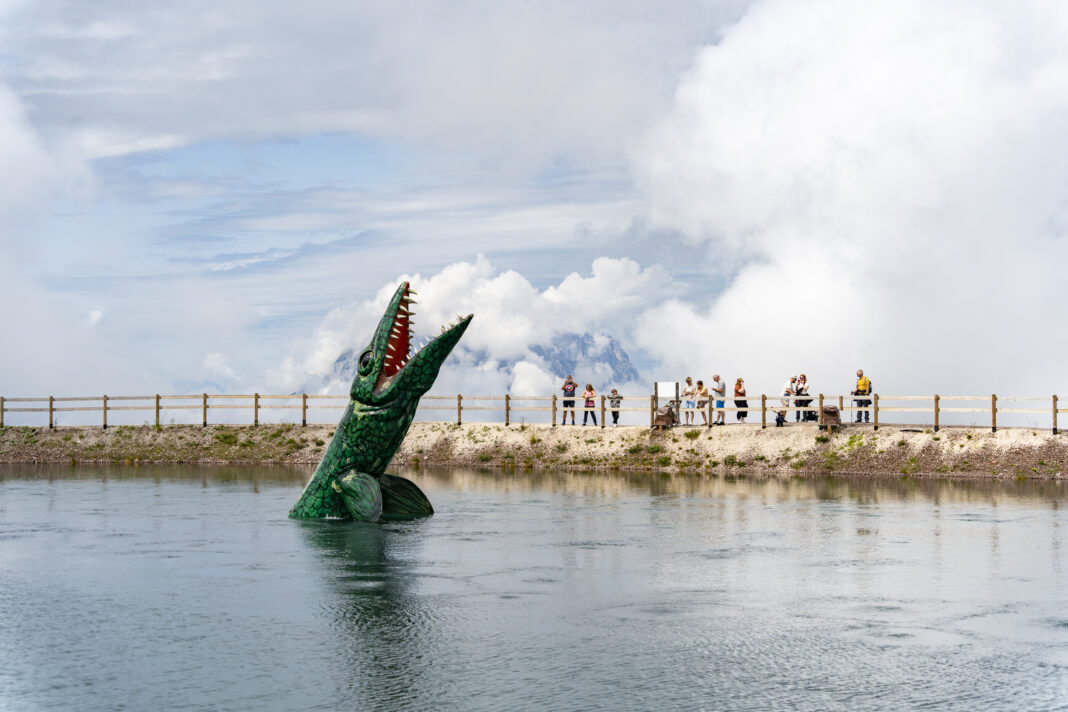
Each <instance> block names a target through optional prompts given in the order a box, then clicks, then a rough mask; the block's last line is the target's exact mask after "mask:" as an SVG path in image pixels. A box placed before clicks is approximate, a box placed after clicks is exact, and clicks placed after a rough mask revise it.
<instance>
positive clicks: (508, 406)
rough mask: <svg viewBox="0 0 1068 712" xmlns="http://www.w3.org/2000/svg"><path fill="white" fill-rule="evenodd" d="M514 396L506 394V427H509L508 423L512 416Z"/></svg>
mask: <svg viewBox="0 0 1068 712" xmlns="http://www.w3.org/2000/svg"><path fill="white" fill-rule="evenodd" d="M511 411H512V396H510V395H509V394H507V393H505V394H504V427H506V428H507V427H508V421H509V420H510V419H511V416H512V412H511Z"/></svg>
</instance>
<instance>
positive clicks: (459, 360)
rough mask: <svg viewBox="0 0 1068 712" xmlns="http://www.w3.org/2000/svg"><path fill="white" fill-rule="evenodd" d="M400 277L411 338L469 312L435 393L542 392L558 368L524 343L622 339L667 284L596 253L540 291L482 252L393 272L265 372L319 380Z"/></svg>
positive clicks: (370, 324)
mask: <svg viewBox="0 0 1068 712" xmlns="http://www.w3.org/2000/svg"><path fill="white" fill-rule="evenodd" d="M405 279H406V280H408V281H409V282H410V283H411V286H412V289H414V290H415V291H416V292H417V293H418V294H417V297H416V300H417V302H418V304H417V306H416V307H415V310H414V311H415V316H414V317H413V323H414V325H415V328H414V332H415V341H417V342H419V341H421V340H422V339H423V338H425V337H426V336H431V335H434V334H436V333H437V332H438V331H439V326H440V325H443V324H447V323H449V322H451V321H454V320H455V319H456V317H457V315H461V316H462V315H466V314H469V313H473V314H475V318H474V320H473V321H472V324H471V326H470V327H469V328H468V330H467V333H466V334H465V335H464V338H463V339H462V340H461V342H460V345H459V346H458V347H457V349H456V350H455V351H454V353H453V355H452V356H451V357H450V360H449V361H448V362H447V366H446V368H444V369H443V370H442V374H441V376H440V377H439V379H438V381H437V383H436V385H435V390H436V391H438V392H453V393H456V392H467V393H482V394H503V393H505V392H506V391H511V392H512V393H516V394H519V393H521V394H523V395H539V394H546V393H551V392H552V391H553V390H554V389H553V388H552V386H553V385H554V384H555V383H556V381H557V380H558V379H559V378H560V377H562V376H563V375H566V374H558V373H552V372H551V369H550V368H549V366H548V364H546V363H545V360H544V359H543V358H541V357H540V356H539V355H538V354H537V353H535V352H534V351H532V347H536V346H543V345H546V344H551V343H552V340H553V339H554V338H556V337H558V336H559V335H560V334H563V333H571V332H578V333H586V332H589V333H591V334H604V333H608V334H610V335H611V336H613V337H615V338H617V339H621V340H623V341H624V343H626V341H627V340H628V339H629V324H630V323H631V321H632V318H633V315H634V314H635V313H636V312H637V310H639V309H641V308H643V305H644V304H645V303H646V300H653V301H658V300H660V299H662V298H663V295H664V294H665V293H666V291H667V289H668V287H667V282H668V280H667V277H666V275H665V273H664V271H663V270H662V269H661V268H658V267H649V268H645V269H643V268H642V267H641V266H640V265H638V264H637V263H636V262H634V261H632V260H628V259H610V258H600V259H597V260H594V262H593V264H592V265H591V268H590V272H589V273H588V274H586V275H582V274H579V273H570V274H568V275H567V276H566V277H564V278H563V279H562V280H561V281H560V283H559V284H556V285H552V286H549V287H547V288H545V289H541V290H539V289H538V288H536V287H535V286H533V285H532V284H531V283H530V282H529V281H528V280H527V279H526V278H525V277H524V276H523V275H521V274H519V273H518V272H515V271H513V270H506V271H503V272H497V271H496V270H495V269H494V268H493V266H492V264H491V263H490V262H489V260H487V259H486V258H485V257H482V256H479V257H478V258H477V259H476V260H474V261H472V262H457V263H454V264H451V265H448V266H447V267H445V268H444V269H442V270H441V271H440V272H438V273H436V274H433V275H430V276H427V277H424V276H422V275H420V274H414V275H401V276H400V277H399V278H398V280H397V281H390V282H388V283H386V284H383V285H382V286H381V288H380V289H379V290H378V292H377V294H376V295H375V297H374V298H373V299H369V300H364V301H360V302H357V303H354V304H350V305H347V306H344V307H339V308H337V309H334V310H333V311H331V312H330V313H329V314H328V315H327V316H326V317H325V318H324V320H323V322H322V324H321V325H320V326H319V327H318V328H317V329H316V332H315V334H314V336H313V337H312V338H311V339H309V340H305V341H301V342H299V343H298V344H297V345H295V347H294V352H295V354H297V355H294V356H291V357H289V358H287V359H286V360H285V361H284V362H283V363H282V364H281V366H280V367H279V368H277V369H275V370H273V371H272V373H271V374H270V376H269V380H271V381H272V382H273V383H277V384H279V387H282V388H294V387H297V386H298V385H300V384H304V383H308V382H310V383H312V384H314V383H316V382H319V383H321V382H322V378H323V377H327V376H329V375H330V373H331V369H332V368H333V366H334V362H335V361H336V359H337V358H338V356H339V355H340V354H341V353H342V352H343V351H345V350H347V349H359V348H361V347H362V346H363V345H364V344H365V343H366V341H367V339H368V335H369V334H370V333H371V332H372V330H373V328H374V326H375V325H376V324H377V323H378V320H379V318H381V315H382V312H383V311H384V310H385V307H386V305H387V303H388V301H389V298H390V297H391V296H392V294H393V291H394V290H395V289H396V286H397V283H398V282H399V281H401V280H405ZM598 338H601V339H606V337H604V336H599V337H598ZM300 354H304V355H303V356H301V355H300ZM583 367H584V373H586V374H589V375H588V376H585V377H588V378H596V379H599V382H602V381H604V380H606V379H608V378H609V377H610V368H609V367H608V366H606V365H605V364H598V363H585V364H583ZM343 378H346V379H349V378H351V374H344V375H343ZM347 386H348V383H347V382H341V381H338V382H336V383H329V384H327V386H325V388H327V389H330V390H334V391H337V390H344V389H345V388H347Z"/></svg>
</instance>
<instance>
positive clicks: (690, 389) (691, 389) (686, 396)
mask: <svg viewBox="0 0 1068 712" xmlns="http://www.w3.org/2000/svg"><path fill="white" fill-rule="evenodd" d="M679 395H681V396H682V407H683V408H685V410H684V411H683V412H684V413H685V414H686V415H685V417H684V418H683V421H684V422H685V423H686V425H692V424H693V409H694V408H696V407H697V401H696V400H694V398H695V397H696V396H697V387H696V386H694V384H693V379H692V378H690V377H689V376H687V377H686V385H685V386H683V387H682V392H681V393H680V394H679Z"/></svg>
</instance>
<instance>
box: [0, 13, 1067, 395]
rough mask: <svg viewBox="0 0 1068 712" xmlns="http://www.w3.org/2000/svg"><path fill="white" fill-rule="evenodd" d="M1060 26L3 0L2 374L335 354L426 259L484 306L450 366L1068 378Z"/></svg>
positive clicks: (907, 381)
mask: <svg viewBox="0 0 1068 712" xmlns="http://www.w3.org/2000/svg"><path fill="white" fill-rule="evenodd" d="M1066 39H1068V16H1066V13H1065V11H1063V10H1061V9H1059V8H1058V7H1056V6H1050V5H1047V4H1043V3H1023V4H1021V5H1020V6H1019V7H1017V8H1015V9H1014V10H1013V11H1012V12H1009V11H1007V10H1002V9H1001V7H1000V6H998V5H997V4H973V3H968V4H965V3H954V2H936V3H919V2H915V3H913V2H903V3H893V4H875V5H871V6H867V7H863V8H862V7H857V6H854V5H853V4H851V3H846V2H836V1H832V0H821V1H817V0H811V1H809V0H804V1H802V2H786V1H785V0H764V1H759V2H740V1H726V0H724V1H714V0H709V1H696V0H695V1H693V2H678V3H672V4H670V5H666V6H665V5H663V4H660V5H652V4H648V3H640V2H590V3H584V4H581V5H576V4H574V3H563V2H560V3H551V2H550V3H487V2H464V3H437V2H417V3H413V4H405V5H404V6H403V7H399V6H398V7H396V8H394V7H385V6H382V5H381V4H372V3H343V2H329V1H325V0H323V1H317V2H308V3H301V4H300V5H299V6H298V5H292V4H288V3H280V2H279V3H276V2H256V3H251V2H228V3H224V4H219V3H209V2H192V3H188V4H183V6H182V7H181V8H180V9H178V8H177V7H172V6H155V5H129V4H126V3H120V2H110V1H108V0H103V1H101V2H96V3H91V4H85V3H79V2H28V1H25V0H8V1H7V2H0V46H2V47H4V50H3V52H2V53H0V145H3V146H4V147H5V148H4V150H3V153H2V154H0V169H2V170H0V173H2V174H3V178H0V188H2V193H0V228H2V237H0V296H3V298H4V300H5V302H6V303H7V304H9V305H10V306H9V308H8V309H7V313H6V316H5V322H6V323H5V326H6V331H8V333H11V334H18V337H17V338H14V339H12V340H10V341H9V342H8V343H7V344H6V346H5V348H4V349H3V350H2V353H0V366H2V370H0V372H2V373H3V376H2V377H0V393H2V394H4V395H8V396H15V395H37V394H44V393H48V392H58V391H66V392H67V393H68V394H69V395H73V394H93V393H100V392H105V391H107V392H111V393H118V392H122V391H145V390H146V389H147V391H148V392H156V391H161V392H168V391H178V390H191V391H193V392H196V391H199V390H201V389H217V390H230V391H241V390H249V389H252V388H255V389H259V390H262V391H264V392H268V391H278V390H286V389H293V388H301V387H310V385H314V384H315V383H317V382H319V381H316V379H317V378H318V379H320V381H321V376H322V374H323V373H324V372H325V370H326V369H327V365H328V363H329V361H330V360H331V356H336V355H337V353H339V352H340V351H341V350H343V349H344V348H347V347H350V346H352V345H354V343H352V342H357V341H360V340H362V338H363V336H362V335H361V333H362V331H365V330H366V329H367V328H368V327H369V324H370V323H372V322H373V321H374V319H375V318H376V315H375V312H376V311H377V310H378V309H379V308H380V306H381V301H382V299H383V296H382V295H383V293H384V292H386V291H389V289H390V288H391V286H392V285H395V283H396V281H397V280H398V279H400V278H401V277H402V276H412V277H413V278H414V279H416V281H418V282H425V283H428V284H430V285H433V286H431V290H432V292H434V293H435V295H436V298H438V299H440V300H441V301H442V302H447V303H442V304H436V305H433V306H430V305H428V307H427V308H428V310H429V311H430V315H431V316H436V312H437V311H441V313H442V315H443V316H447V315H448V314H449V313H455V312H456V311H460V310H461V309H464V310H469V311H473V312H475V313H476V316H477V317H479V318H478V320H477V321H476V325H477V326H475V327H472V332H471V333H470V336H469V339H467V340H470V341H471V342H472V344H473V346H472V347H471V348H472V350H471V351H470V352H468V353H467V354H466V355H465V354H463V353H461V354H459V355H458V358H457V363H456V365H455V368H454V369H453V371H451V372H450V373H449V374H446V376H445V380H444V381H443V387H445V385H447V386H448V387H460V386H463V387H465V388H467V389H470V388H471V387H474V388H475V389H479V388H482V389H491V390H503V389H505V388H513V389H514V388H518V387H519V386H523V387H524V388H532V387H536V388H547V387H548V384H550V383H551V381H552V380H553V379H554V378H555V377H556V375H557V374H549V373H545V372H544V364H543V363H540V362H539V360H538V359H537V357H536V356H535V355H534V354H533V353H532V352H531V351H530V346H532V345H535V344H537V343H542V342H544V341H545V340H551V339H552V338H553V334H554V333H560V332H563V331H591V332H595V333H596V332H602V333H609V334H612V335H613V336H615V337H616V338H618V339H619V340H620V341H621V342H622V343H623V344H624V346H625V347H626V348H627V349H628V351H630V352H631V354H632V356H634V358H635V359H636V361H637V362H638V364H639V365H640V366H641V367H642V369H643V371H644V372H645V374H647V375H648V376H650V377H652V376H653V375H654V374H655V375H656V377H658V378H673V377H676V376H678V377H681V376H682V375H686V374H687V373H693V374H694V375H695V376H696V377H701V375H705V376H706V377H707V375H708V374H709V373H711V372H712V371H714V370H715V371H720V372H723V373H725V374H731V375H735V374H737V375H745V376H746V377H747V381H748V382H749V383H750V388H751V389H752V388H756V389H761V390H768V391H769V392H771V391H774V390H776V389H777V388H778V385H779V384H780V383H781V382H782V380H783V378H784V377H785V376H787V375H789V373H791V372H796V371H798V370H807V371H808V372H809V374H810V376H813V375H814V376H815V380H816V381H817V382H819V383H820V386H819V389H821V390H827V391H828V392H832V391H840V390H845V389H847V388H848V385H849V384H848V381H849V376H850V374H851V373H852V371H853V370H855V368H857V367H858V366H863V367H865V368H866V369H867V370H868V371H869V373H872V375H873V377H875V378H876V380H877V381H879V382H880V383H881V384H885V385H886V386H887V387H888V390H891V389H892V390H896V391H899V392H917V391H921V390H922V391H933V390H940V391H942V392H947V393H948V392H971V391H977V392H990V391H991V390H1001V391H1003V392H1004V391H1019V392H1021V393H1026V394H1030V393H1042V394H1045V393H1050V392H1054V391H1055V390H1057V389H1058V386H1059V387H1060V390H1061V391H1065V390H1068V388H1065V386H1068V382H1066V379H1065V377H1064V369H1063V367H1062V366H1061V361H1062V354H1063V352H1064V350H1065V347H1068V340H1066V337H1065V336H1064V335H1063V334H1062V333H1061V332H1060V330H1055V331H1056V333H1053V334H1050V329H1049V326H1048V325H1049V322H1050V318H1051V315H1055V314H1056V313H1058V311H1059V310H1060V309H1061V308H1062V307H1063V305H1064V304H1065V301H1066V300H1065V298H1066V297H1068V290H1066V289H1065V287H1064V286H1063V284H1064V280H1063V279H1062V278H1061V276H1060V265H1063V264H1064V263H1065V260H1064V258H1065V257H1068V254H1066V253H1068V247H1066V242H1065V237H1064V235H1065V231H1066V230H1068V208H1066V206H1068V159H1066V158H1063V157H1064V156H1068V150H1064V149H1068V146H1063V145H1062V144H1064V143H1065V142H1066V141H1068V139H1066V138H1065V137H1066V136H1068V132H1066V131H1065V130H1064V129H1065V128H1068V127H1066V124H1068V102H1066V101H1065V100H1064V99H1063V97H1064V96H1068V91H1066V90H1068V86H1065V84H1066V83H1068V82H1066V80H1065V79H1064V77H1066V76H1068V51H1066V50H1065V47H1068V42H1066V41H1065V40H1066ZM613 280H614V281H613ZM621 280H624V281H626V283H623V282H622V281H621ZM507 290H510V292H511V293H512V294H520V295H525V296H524V297H523V298H522V299H516V300H514V303H513V300H511V299H509V298H508V294H507V293H506V291H507ZM480 300H481V301H480ZM507 305H510V306H507ZM517 324H522V325H525V326H523V328H522V329H520V328H518V327H516V325H517ZM428 327H429V328H431V329H433V328H436V325H428ZM495 334H508V335H509V336H508V339H506V340H500V339H495V338H494V335H495ZM1036 334H1042V335H1043V339H1045V340H1046V341H1047V342H1048V345H1047V346H1046V347H1044V348H1042V349H1039V350H1037V351H1036V349H1034V348H1033V347H1032V345H1033V343H1034V341H1035V338H1036ZM474 344H477V345H478V350H477V354H479V356H478V358H475V356H474V354H475V353H476V351H475V350H474V349H475V346H474ZM516 362H522V363H525V364H526V365H525V366H524V367H523V368H522V369H520V370H519V371H516V370H515V368H514V364H515V363H516ZM589 368H590V369H591V370H595V368H596V365H595V364H590V365H589ZM706 372H707V373H706Z"/></svg>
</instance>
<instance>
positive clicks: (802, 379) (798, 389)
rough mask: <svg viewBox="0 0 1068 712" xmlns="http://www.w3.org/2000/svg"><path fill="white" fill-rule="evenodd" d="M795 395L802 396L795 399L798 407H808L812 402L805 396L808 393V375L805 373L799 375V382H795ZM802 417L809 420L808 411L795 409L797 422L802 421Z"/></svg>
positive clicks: (795, 420)
mask: <svg viewBox="0 0 1068 712" xmlns="http://www.w3.org/2000/svg"><path fill="white" fill-rule="evenodd" d="M794 395H796V396H800V397H798V398H795V399H794V405H795V406H797V407H798V408H807V407H808V404H809V403H811V402H812V401H810V400H808V399H807V398H805V396H807V395H808V376H806V375H805V374H803V373H802V374H801V375H800V376H798V377H797V383H796V384H794ZM802 418H803V419H804V420H808V411H805V412H804V413H802V412H801V411H800V410H797V411H794V422H795V423H800V422H801V420H802Z"/></svg>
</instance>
